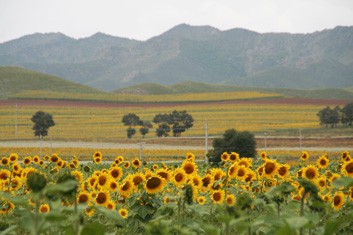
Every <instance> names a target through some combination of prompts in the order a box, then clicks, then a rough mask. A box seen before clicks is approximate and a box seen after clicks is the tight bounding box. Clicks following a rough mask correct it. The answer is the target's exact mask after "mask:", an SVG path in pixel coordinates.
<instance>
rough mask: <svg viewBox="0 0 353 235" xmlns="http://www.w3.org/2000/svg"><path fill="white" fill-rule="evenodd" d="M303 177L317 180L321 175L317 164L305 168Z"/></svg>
mask: <svg viewBox="0 0 353 235" xmlns="http://www.w3.org/2000/svg"><path fill="white" fill-rule="evenodd" d="M302 177H303V178H304V179H308V180H315V179H317V178H318V177H319V171H318V169H317V168H316V167H315V166H313V165H309V166H307V167H304V168H303V173H302Z"/></svg>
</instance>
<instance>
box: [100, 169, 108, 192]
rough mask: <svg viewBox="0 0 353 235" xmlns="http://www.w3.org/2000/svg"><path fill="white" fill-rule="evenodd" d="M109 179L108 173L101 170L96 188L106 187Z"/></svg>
mask: <svg viewBox="0 0 353 235" xmlns="http://www.w3.org/2000/svg"><path fill="white" fill-rule="evenodd" d="M109 181H110V175H109V174H108V173H105V172H104V173H103V172H102V174H101V175H100V176H98V182H97V188H98V189H106V188H108V187H109V186H108V184H109Z"/></svg>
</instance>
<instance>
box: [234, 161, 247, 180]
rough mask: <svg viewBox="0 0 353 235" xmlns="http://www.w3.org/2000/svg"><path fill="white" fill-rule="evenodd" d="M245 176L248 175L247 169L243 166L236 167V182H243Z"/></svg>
mask: <svg viewBox="0 0 353 235" xmlns="http://www.w3.org/2000/svg"><path fill="white" fill-rule="evenodd" d="M247 174H248V168H247V167H245V166H243V165H241V166H238V168H237V171H236V173H235V178H236V179H237V180H241V181H242V180H245V178H246V176H247Z"/></svg>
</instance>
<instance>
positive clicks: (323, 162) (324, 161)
mask: <svg viewBox="0 0 353 235" xmlns="http://www.w3.org/2000/svg"><path fill="white" fill-rule="evenodd" d="M329 162H330V161H329V160H328V157H327V155H326V154H324V155H322V156H321V157H319V159H317V167H318V168H319V169H325V168H326V167H327V166H328V164H329Z"/></svg>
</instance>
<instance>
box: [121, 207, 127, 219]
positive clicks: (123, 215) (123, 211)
mask: <svg viewBox="0 0 353 235" xmlns="http://www.w3.org/2000/svg"><path fill="white" fill-rule="evenodd" d="M119 215H120V216H121V217H122V218H124V219H126V218H127V217H128V216H129V211H128V210H127V209H125V208H120V209H119Z"/></svg>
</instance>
